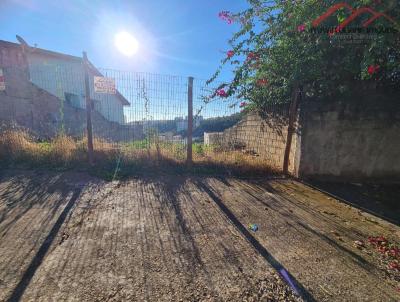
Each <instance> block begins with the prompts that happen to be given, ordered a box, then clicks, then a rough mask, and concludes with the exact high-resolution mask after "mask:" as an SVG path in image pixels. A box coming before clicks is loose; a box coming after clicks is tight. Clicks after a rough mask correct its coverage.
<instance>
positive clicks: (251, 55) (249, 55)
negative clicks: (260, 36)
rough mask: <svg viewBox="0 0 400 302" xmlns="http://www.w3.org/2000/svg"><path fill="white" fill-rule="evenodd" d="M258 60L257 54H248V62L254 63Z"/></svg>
mask: <svg viewBox="0 0 400 302" xmlns="http://www.w3.org/2000/svg"><path fill="white" fill-rule="evenodd" d="M258 59H259V56H258V55H257V54H255V53H254V52H252V51H250V52H249V53H248V54H247V58H246V61H253V60H258Z"/></svg>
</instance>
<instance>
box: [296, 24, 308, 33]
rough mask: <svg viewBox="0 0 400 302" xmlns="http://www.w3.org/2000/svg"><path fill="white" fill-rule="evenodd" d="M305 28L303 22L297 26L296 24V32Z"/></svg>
mask: <svg viewBox="0 0 400 302" xmlns="http://www.w3.org/2000/svg"><path fill="white" fill-rule="evenodd" d="M305 30H306V26H305V25H304V24H300V25H299V26H297V31H298V32H303V31H305Z"/></svg>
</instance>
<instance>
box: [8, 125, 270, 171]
mask: <svg viewBox="0 0 400 302" xmlns="http://www.w3.org/2000/svg"><path fill="white" fill-rule="evenodd" d="M93 145H94V150H95V152H94V158H95V166H94V167H89V166H88V164H87V162H88V160H87V139H86V137H82V138H81V139H73V138H71V137H69V136H66V135H59V136H57V137H55V138H54V139H52V140H51V141H47V142H39V141H36V140H35V139H34V138H33V137H31V136H30V135H29V134H28V133H27V132H24V131H21V130H7V131H3V132H1V133H0V163H1V164H3V165H4V164H5V165H10V164H11V165H21V164H22V165H28V166H30V167H33V168H40V167H52V168H57V169H66V168H74V167H78V168H80V169H90V170H95V171H97V172H99V174H101V175H103V176H106V177H111V176H112V175H115V169H116V166H117V165H116V163H117V162H120V163H122V164H121V165H120V167H119V170H118V172H119V174H120V175H123V176H125V175H131V174H135V173H142V172H143V173H144V172H149V171H154V170H156V171H158V170H159V169H162V170H164V171H169V172H173V173H179V172H185V171H187V166H186V164H185V161H186V147H185V146H184V145H183V144H171V143H164V142H159V141H155V142H153V141H150V142H149V141H147V142H146V141H141V142H133V143H130V144H116V143H110V142H108V141H106V140H103V139H99V138H95V139H94V141H93ZM193 161H194V165H193V168H195V169H196V171H197V172H205V173H207V172H211V173H223V172H228V173H231V172H234V173H235V172H238V173H239V174H240V173H257V174H260V173H261V174H265V173H266V172H276V170H274V169H273V168H271V166H270V165H269V162H268V161H267V160H266V159H263V158H260V157H256V156H252V155H249V154H244V153H243V152H240V151H222V150H213V149H212V150H204V148H203V147H202V146H199V145H197V146H195V145H194V152H193ZM154 168H157V169H154Z"/></svg>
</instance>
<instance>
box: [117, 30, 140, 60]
mask: <svg viewBox="0 0 400 302" xmlns="http://www.w3.org/2000/svg"><path fill="white" fill-rule="evenodd" d="M115 46H116V47H117V48H118V50H119V51H120V52H121V53H122V54H124V55H126V56H128V57H131V56H133V55H134V54H136V52H137V51H138V48H139V43H138V41H137V40H136V39H135V37H133V36H132V35H131V34H130V33H128V32H125V31H124V32H120V33H118V34H116V35H115Z"/></svg>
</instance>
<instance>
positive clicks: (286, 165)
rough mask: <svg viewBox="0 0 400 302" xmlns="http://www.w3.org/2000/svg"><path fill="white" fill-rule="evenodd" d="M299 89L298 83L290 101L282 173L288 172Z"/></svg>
mask: <svg viewBox="0 0 400 302" xmlns="http://www.w3.org/2000/svg"><path fill="white" fill-rule="evenodd" d="M300 93H301V89H299V86H298V85H295V88H294V92H293V98H292V101H291V102H290V107H289V124H288V130H287V137H286V147H285V155H284V158H283V173H284V174H289V158H290V150H291V148H292V139H293V133H294V131H295V130H296V129H295V122H296V113H297V106H298V102H299V97H300Z"/></svg>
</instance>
